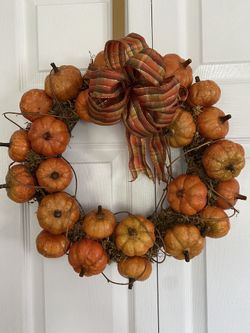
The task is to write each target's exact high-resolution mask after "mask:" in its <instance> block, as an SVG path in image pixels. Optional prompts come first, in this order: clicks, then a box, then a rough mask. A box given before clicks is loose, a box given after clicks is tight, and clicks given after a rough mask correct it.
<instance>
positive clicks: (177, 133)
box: [167, 107, 196, 148]
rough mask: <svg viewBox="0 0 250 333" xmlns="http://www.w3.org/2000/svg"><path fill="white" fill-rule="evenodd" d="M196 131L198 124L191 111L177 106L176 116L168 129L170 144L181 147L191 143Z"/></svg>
mask: <svg viewBox="0 0 250 333" xmlns="http://www.w3.org/2000/svg"><path fill="white" fill-rule="evenodd" d="M195 131H196V125H195V122H194V119H193V117H192V115H191V113H190V112H188V111H185V109H183V108H181V107H179V108H177V110H176V113H175V118H174V120H173V122H172V124H171V125H170V126H169V128H168V131H167V136H168V142H169V144H170V146H171V147H174V148H179V147H184V146H186V145H188V144H190V143H191V142H192V140H193V137H194V135H195Z"/></svg>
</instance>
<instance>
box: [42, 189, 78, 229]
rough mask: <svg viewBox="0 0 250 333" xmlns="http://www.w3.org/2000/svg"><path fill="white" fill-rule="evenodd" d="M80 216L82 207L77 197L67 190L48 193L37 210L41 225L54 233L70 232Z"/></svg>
mask: <svg viewBox="0 0 250 333" xmlns="http://www.w3.org/2000/svg"><path fill="white" fill-rule="evenodd" d="M79 217H80V208H79V205H78V203H77V201H76V199H74V198H73V197H72V196H70V195H69V194H68V193H65V192H58V193H53V194H49V195H46V196H45V197H44V198H43V199H42V200H41V202H40V204H39V207H38V210H37V218H38V221H39V224H40V226H41V227H42V228H43V229H45V230H46V231H49V232H50V233H52V234H54V235H58V234H62V233H64V232H68V230H69V229H71V228H72V227H73V226H74V224H75V223H76V222H77V221H78V220H79Z"/></svg>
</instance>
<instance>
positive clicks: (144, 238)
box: [115, 215, 155, 257]
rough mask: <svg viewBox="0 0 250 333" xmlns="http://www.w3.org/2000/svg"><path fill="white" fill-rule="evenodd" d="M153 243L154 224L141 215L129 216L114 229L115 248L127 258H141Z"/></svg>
mask: <svg viewBox="0 0 250 333" xmlns="http://www.w3.org/2000/svg"><path fill="white" fill-rule="evenodd" d="M154 242H155V234H154V224H153V223H152V222H151V221H149V220H148V219H146V218H145V217H143V216H141V215H129V216H128V217H126V218H124V219H123V220H122V221H121V222H120V223H119V224H118V225H117V227H116V229H115V244H116V247H117V249H118V250H121V251H122V252H123V253H124V254H125V255H127V256H129V257H134V256H143V255H144V254H145V253H147V251H148V250H149V249H150V248H151V247H152V246H153V245H154Z"/></svg>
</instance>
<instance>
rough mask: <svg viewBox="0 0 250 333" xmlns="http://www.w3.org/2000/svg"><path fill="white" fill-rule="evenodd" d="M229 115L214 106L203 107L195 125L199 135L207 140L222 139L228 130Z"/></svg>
mask: <svg viewBox="0 0 250 333" xmlns="http://www.w3.org/2000/svg"><path fill="white" fill-rule="evenodd" d="M230 118H231V115H230V114H228V115H225V113H224V112H223V111H222V110H220V109H218V108H216V107H213V106H211V107H209V108H204V109H203V110H202V112H201V113H200V114H199V116H198V118H197V127H198V130H199V132H200V135H201V136H202V137H203V138H205V139H208V140H217V139H223V138H224V137H225V136H226V135H227V133H228V130H229V124H228V120H229V119H230Z"/></svg>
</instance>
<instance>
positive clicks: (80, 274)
mask: <svg viewBox="0 0 250 333" xmlns="http://www.w3.org/2000/svg"><path fill="white" fill-rule="evenodd" d="M85 272H86V269H85V268H84V267H83V266H82V267H81V270H80V273H79V276H80V277H83V276H84V275H85Z"/></svg>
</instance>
